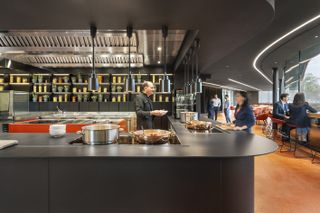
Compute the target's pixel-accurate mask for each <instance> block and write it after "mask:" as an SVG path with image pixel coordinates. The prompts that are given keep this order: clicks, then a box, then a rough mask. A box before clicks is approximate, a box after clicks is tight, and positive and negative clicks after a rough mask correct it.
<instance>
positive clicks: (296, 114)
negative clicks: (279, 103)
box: [287, 93, 317, 142]
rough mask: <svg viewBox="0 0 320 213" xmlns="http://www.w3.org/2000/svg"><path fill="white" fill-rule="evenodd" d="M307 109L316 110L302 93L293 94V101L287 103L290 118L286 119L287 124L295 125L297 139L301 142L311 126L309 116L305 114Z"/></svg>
mask: <svg viewBox="0 0 320 213" xmlns="http://www.w3.org/2000/svg"><path fill="white" fill-rule="evenodd" d="M307 111H310V112H314V113H315V112H317V110H316V109H314V108H312V107H311V106H310V105H309V104H308V103H307V102H306V101H305V97H304V93H297V94H296V95H295V96H294V99H293V103H292V104H289V114H290V118H289V120H288V121H287V123H289V124H293V125H295V126H297V129H296V130H297V135H298V140H299V141H302V142H306V141H307V134H308V131H309V128H310V126H311V122H310V118H309V117H308V115H307Z"/></svg>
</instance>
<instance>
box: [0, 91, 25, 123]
mask: <svg viewBox="0 0 320 213" xmlns="http://www.w3.org/2000/svg"><path fill="white" fill-rule="evenodd" d="M28 109H29V93H28V92H22V91H14V90H4V91H1V92H0V118H12V117H14V115H15V113H16V112H25V111H28Z"/></svg>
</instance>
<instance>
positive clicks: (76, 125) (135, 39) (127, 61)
mask: <svg viewBox="0 0 320 213" xmlns="http://www.w3.org/2000/svg"><path fill="white" fill-rule="evenodd" d="M231 5H233V6H232V7H231ZM248 5H250V7H248ZM275 5H276V4H275V2H274V1H273V0H261V1H255V0H245V1H243V2H241V3H240V1H239V2H238V1H231V2H229V3H228V1H226V2H224V1H220V0H217V1H206V0H203V1H200V2H193V1H190V2H182V1H172V2H170V3H169V2H164V1H157V0H156V1H146V0H139V1H132V2H131V1H127V0H124V1H122V0H120V1H114V0H108V1H102V0H96V1H86V0H83V1H74V0H65V1H62V0H56V1H37V0H33V1H30V3H26V2H23V1H21V0H12V1H11V2H6V3H4V5H3V7H4V8H3V10H4V11H11V12H4V13H3V14H0V28H1V31H0V127H1V129H0V212H1V213H2V212H3V213H29V212H30V213H86V212H92V213H100V212H101V213H102V212H110V213H125V212H128V213H129V212H130V213H164V212H165V213H206V212H208V213H209V212H210V213H212V212H221V213H222V212H223V213H229V212H230V213H253V212H255V209H256V208H257V207H256V204H255V203H256V200H258V201H259V202H260V203H259V205H258V206H263V205H262V204H261V199H260V198H259V199H256V196H259V195H260V194H259V193H258V195H257V194H256V190H255V187H256V177H258V178H260V179H259V181H260V180H261V179H263V178H262V177H265V176H263V175H260V176H259V175H258V176H257V175H256V173H255V170H256V168H258V171H259V168H263V166H264V164H263V163H260V161H259V164H258V166H257V165H255V162H256V159H261V157H262V158H265V157H269V156H274V155H277V154H278V152H277V150H278V148H279V149H280V151H281V150H282V149H285V148H286V147H287V146H288V147H289V148H288V149H289V151H288V152H289V153H290V152H291V151H290V150H291V149H292V150H293V148H294V151H293V153H294V154H296V150H299V149H300V148H299V146H301V147H302V148H301V150H306V149H307V148H310V147H309V146H307V145H306V144H303V143H298V142H295V138H297V134H298V133H299V131H296V130H295V129H299V128H300V127H299V126H294V127H291V126H290V127H291V129H290V130H287V131H288V132H287V133H288V134H289V143H287V142H286V141H281V137H282V138H284V137H285V136H284V135H281V136H278V137H277V134H280V133H281V134H284V133H283V132H280V129H282V125H283V126H284V124H281V125H280V124H279V123H278V126H275V123H274V122H275V121H274V117H272V112H273V113H274V109H275V108H274V107H273V106H272V103H275V101H278V98H277V97H278V96H277V95H279V97H281V98H282V97H283V95H281V96H280V93H281V91H282V92H284V90H281V85H279V84H278V83H277V82H278V81H279V79H278V78H279V76H280V74H279V73H278V72H275V71H274V72H273V75H275V73H277V76H276V77H274V79H273V80H272V82H273V83H274V84H269V83H268V82H265V81H264V80H263V77H261V73H262V71H261V73H260V74H259V73H257V72H255V73H254V74H248V72H249V71H243V70H250V69H251V59H252V58H251V57H250V59H247V58H246V57H243V60H242V56H241V57H239V55H238V57H234V56H233V53H236V52H237V51H238V50H239V51H240V47H242V45H244V44H245V43H246V42H249V40H250V38H252V37H253V35H257V34H258V32H260V31H262V30H263V29H264V27H265V26H267V25H269V24H270V23H271V22H272V20H273V18H274V16H275ZM280 6H281V5H280ZM280 6H279V7H280ZM5 8H7V9H5ZM281 8H283V5H282V6H281ZM226 11H228V12H226ZM12 12H15V13H16V14H18V13H19V14H20V15H17V16H16V17H13V16H12V14H13V13H12ZM231 14H232V17H230V16H231ZM244 23H245V24H244ZM244 25H245V26H244ZM244 28H246V29H244ZM230 29H232V30H230ZM232 31H233V32H232ZM232 34H236V35H237V36H234V35H233V36H232ZM264 44H265V43H264ZM258 50H260V49H259V48H256V49H255V51H258ZM252 52H254V51H252ZM248 54H249V53H248ZM242 55H243V54H242ZM262 55H263V54H261V56H262ZM228 56H230V57H231V56H233V57H232V62H234V63H235V64H236V63H240V61H241V63H242V65H246V66H247V67H250V69H246V68H243V67H242V65H241V66H240V65H239V66H234V65H232V63H231V62H228V63H226V62H225V60H226V59H227V57H228ZM266 57H267V56H266ZM268 57H269V56H268ZM248 58H249V56H248ZM257 61H258V62H260V61H263V60H260V59H259V60H258V59H257ZM277 63H281V62H280V59H279V62H277ZM261 64H262V62H261ZM257 66H258V65H257ZM259 66H260V65H259ZM263 66H266V65H263ZM263 66H262V65H261V67H263ZM261 69H262V68H261ZM268 69H269V68H268ZM269 70H271V69H269ZM252 72H254V71H252ZM262 75H264V74H262ZM241 76H247V77H245V78H247V79H246V80H248V82H251V83H252V82H254V83H255V86H254V87H253V86H250V85H248V84H246V83H243V82H242V80H241V81H238V80H235V79H241V78H242V77H241ZM269 76H270V75H269V73H268V74H266V76H265V78H268V77H269ZM275 82H276V83H275ZM259 86H261V87H262V88H263V89H262V90H263V91H269V90H272V91H271V92H273V93H272V94H273V99H272V101H273V102H272V101H271V102H270V101H269V99H268V101H269V102H268V101H265V102H262V101H260V99H261V98H260V95H261V92H262V90H260V89H259ZM257 87H258V88H257ZM289 89H290V88H289ZM279 90H280V91H279ZM268 94H269V93H268ZM281 100H282V99H281ZM281 106H282V105H281ZM283 106H285V105H283ZM308 109H309V111H307V113H308V114H307V115H308V116H309V118H310V120H312V128H311V130H310V132H311V133H312V134H310V135H309V136H308V139H309V140H310V141H311V142H312V141H317V139H316V138H317V137H318V131H319V126H318V123H317V122H318V117H319V114H318V113H317V112H316V110H313V108H308ZM272 110H273V111H272ZM262 116H265V117H264V118H263V119H260V117H262ZM277 131H278V132H277ZM290 131H292V135H291V132H290ZM290 136H291V138H290ZM300 138H301V137H300ZM279 140H280V142H279ZM290 140H292V141H291V142H290ZM312 143H313V142H312ZM310 150H312V153H313V152H314V153H316V152H317V149H316V148H314V149H313V148H310ZM275 153H276V154H275ZM279 153H280V152H279ZM257 156H261V157H259V158H258V157H257ZM313 158H314V159H317V157H316V154H313ZM268 162H273V161H272V160H271V161H268ZM266 168H268V166H266ZM259 174H260V173H259ZM262 203H263V202H262Z"/></svg>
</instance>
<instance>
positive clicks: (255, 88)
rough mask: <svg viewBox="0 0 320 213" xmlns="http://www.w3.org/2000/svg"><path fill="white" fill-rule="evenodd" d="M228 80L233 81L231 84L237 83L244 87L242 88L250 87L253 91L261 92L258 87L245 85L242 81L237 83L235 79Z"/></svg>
mask: <svg viewBox="0 0 320 213" xmlns="http://www.w3.org/2000/svg"><path fill="white" fill-rule="evenodd" d="M228 80H229V81H231V82H233V83H237V84H240V85H242V86H245V87H249V88H251V89H254V90H258V91H261V89H259V88H257V87H254V86H251V85H249V84H245V83H243V82H240V81H236V80H234V79H232V78H228Z"/></svg>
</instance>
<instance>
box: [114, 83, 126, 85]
mask: <svg viewBox="0 0 320 213" xmlns="http://www.w3.org/2000/svg"><path fill="white" fill-rule="evenodd" d="M123 84H124V82H123V83H112V85H123Z"/></svg>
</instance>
